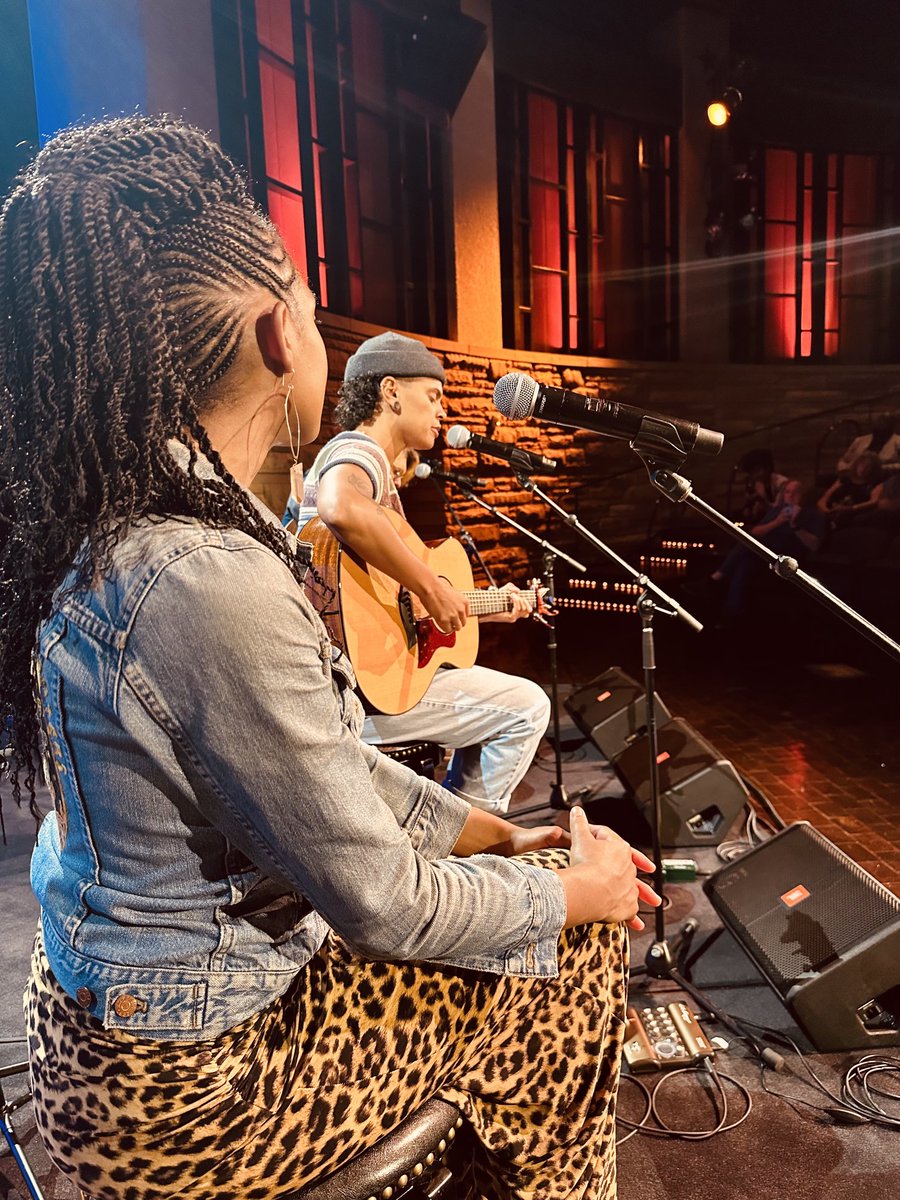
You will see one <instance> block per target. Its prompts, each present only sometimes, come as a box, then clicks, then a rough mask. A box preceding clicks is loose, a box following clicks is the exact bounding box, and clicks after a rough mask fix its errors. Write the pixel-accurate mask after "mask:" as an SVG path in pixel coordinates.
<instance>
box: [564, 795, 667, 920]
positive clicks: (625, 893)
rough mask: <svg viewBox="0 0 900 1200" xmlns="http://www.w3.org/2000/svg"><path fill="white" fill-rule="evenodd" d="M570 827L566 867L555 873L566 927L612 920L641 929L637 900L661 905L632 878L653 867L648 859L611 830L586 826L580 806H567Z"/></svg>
mask: <svg viewBox="0 0 900 1200" xmlns="http://www.w3.org/2000/svg"><path fill="white" fill-rule="evenodd" d="M569 831H570V836H571V851H570V855H569V861H570V863H571V866H569V867H567V868H565V869H564V870H562V871H560V872H559V878H560V881H561V882H562V885H563V888H564V890H565V893H566V925H567V927H570V926H572V925H583V924H586V923H588V922H590V921H612V922H616V923H619V922H621V923H623V924H626V925H628V926H630V928H631V929H634V930H638V931H639V930H641V929H643V928H644V922H643V921H642V920H641V918H640V917H639V916H638V915H637V912H638V904H639V903H640V902H641V901H643V902H644V903H645V904H649V905H650V906H651V908H656V907H657V906H658V905H660V904H661V903H662V900H661V898H660V897H659V896H658V895H657V894H656V892H655V891H654V890H653V888H651V887H650V886H649V884H646V883H644V881H643V880H639V879H638V877H637V872H638V871H652V870H653V863H652V862H651V861H650V859H649V858H647V856H646V855H645V854H642V853H641V852H640V851H639V850H634V849H632V847H631V846H629V845H628V843H627V842H625V841H623V840H622V838H620V837H619V835H618V834H617V833H613V831H612V830H611V829H607V828H606V827H605V826H602V825H595V826H592V825H590V824H589V823H588V819H587V817H586V815H585V812H584V809H583V808H579V807H577V806H576V807H575V808H573V809H572V811H571V813H570V817H569Z"/></svg>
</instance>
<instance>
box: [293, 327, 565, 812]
mask: <svg viewBox="0 0 900 1200" xmlns="http://www.w3.org/2000/svg"><path fill="white" fill-rule="evenodd" d="M443 391H444V368H443V366H442V365H441V363H440V361H439V360H438V359H437V358H435V356H434V355H433V354H431V353H430V352H429V351H428V350H426V348H425V347H424V346H423V345H422V343H421V342H418V341H416V340H415V339H414V338H408V337H403V336H401V335H400V334H397V333H392V332H387V333H382V334H379V335H378V336H377V337H374V338H369V340H368V341H366V342H363V343H362V345H361V346H360V347H359V348H358V350H357V351H356V353H355V354H353V355H351V357H350V358H349V359H348V361H347V367H346V370H345V372H344V383H343V385H342V387H341V399H340V403H339V404H338V405H337V408H336V409H335V414H334V415H335V420H336V421H337V423H338V424H339V425H340V426H341V427H342V429H343V432H342V433H339V434H338V435H337V436H336V437H334V438H332V439H331V441H330V442H328V443H327V444H326V445H325V446H324V447H323V448H322V449H321V450H320V451H319V454H318V455H317V457H316V460H315V462H314V463H313V465H312V467H311V468H310V470H309V471H308V472H307V474H306V481H305V485H304V490H303V504H302V506H301V510H300V514H299V520H298V526H299V528H301V529H302V527H303V525H304V524H305V523H306V521H308V520H309V519H310V518H311V517H314V516H316V515H317V514H318V515H319V516H320V517H321V518H322V520H323V521H324V522H325V524H326V525H327V526H328V527H329V529H330V530H331V531H332V532H333V533H334V535H335V536H336V537H337V538H338V539H339V540H340V541H341V542H344V543H345V544H346V545H348V546H349V547H350V548H351V549H352V550H354V551H355V552H356V553H357V554H358V555H359V556H360V558H362V559H363V560H364V561H365V562H367V563H371V564H372V566H374V567H376V568H377V569H378V570H379V571H383V572H384V573H385V574H387V575H390V576H391V578H392V579H395V580H397V582H398V583H399V584H401V585H402V586H403V587H405V588H407V589H408V590H409V591H410V592H412V593H413V594H414V595H415V596H417V597H418V598H419V600H420V601H421V602H422V605H423V606H424V608H425V610H426V611H427V612H428V613H429V614H430V615H431V616H432V617H433V619H434V620H435V622H436V623H437V625H438V626H439V627H440V628H441V629H443V630H456V629H461V628H462V626H463V625H464V624H465V622H466V620H467V619H468V616H469V614H468V602H467V601H466V599H465V597H464V596H463V595H462V593H461V592H459V591H457V590H456V588H454V587H451V586H450V584H449V583H447V581H446V580H444V579H442V578H440V577H439V576H438V575H436V574H435V573H434V571H432V570H431V568H430V567H429V566H428V565H427V564H426V563H423V562H421V561H420V560H419V559H418V558H416V557H415V556H414V555H413V554H412V553H411V551H410V550H409V549H408V548H407V547H406V546H405V545H404V543H403V541H402V539H401V538H400V536H399V535H398V534H397V531H396V530H395V529H394V527H393V525H392V524H391V523H390V522H389V521H388V520H386V519H385V516H384V509H386V508H388V509H393V510H394V511H395V512H398V513H400V514H401V515H402V514H403V505H402V503H401V501H400V497H399V495H398V494H397V489H396V487H395V486H394V484H393V482H392V479H391V464H392V463H395V462H396V460H397V459H398V457H399V456H401V455H403V454H406V453H408V452H409V451H410V450H416V451H418V450H430V449H431V448H432V446H433V445H434V443H435V441H436V440H437V438H438V435H439V434H440V429H441V420H442V419H443V417H444V409H443V405H442V397H443ZM528 611H529V610H528V609H527V607H526V606H525V605H524V603H523V602H521V601H520V600H519V599H518V598H516V599H515V602H514V608H513V609H512V611H511V612H509V613H505V614H502V615H500V616H496V617H493V618H483V619H493V620H504V619H505V620H513V621H514V620H517V619H518V618H519V617H520V616H525V615H527V614H528ZM549 720H550V702H549V700H548V699H547V696H546V694H545V692H544V691H543V689H542V688H540V687H539V686H538V685H537V684H536V683H532V682H531V681H530V680H527V679H521V678H519V677H518V676H515V675H506V674H503V673H501V672H500V671H492V670H489V669H488V668H486V667H480V666H474V667H468V668H465V669H462V670H457V669H451V668H443V669H441V670H439V671H438V672H437V674H436V675H435V677H434V679H433V680H432V682H431V684H430V685H429V688H428V691H427V692H426V693H425V695H424V697H423V698H422V700H420V701H419V703H418V704H416V705H415V706H414V707H413V708H411V709H410V710H409V711H408V712H405V713H401V714H398V715H387V714H384V713H376V712H373V713H370V714H369V715H368V717H367V718H366V723H365V727H364V729H363V739H364V741H367V742H370V743H371V744H372V745H383V744H389V743H391V742H407V741H415V740H419V739H426V740H428V741H435V742H438V743H440V744H441V745H443V746H449V747H451V748H452V749H453V750H454V754H453V757H452V759H451V762H450V766H449V769H448V771H447V776H446V778H445V780H444V784H445V786H446V787H449V788H450V789H451V790H452V791H454V792H456V793H457V794H458V795H460V796H463V797H465V799H466V800H468V801H469V802H470V803H471V804H474V805H476V806H478V807H480V808H486V809H490V810H493V811H494V812H505V811H506V809H507V808H508V807H509V801H510V797H511V795H512V792H513V789H514V788H515V786H516V784H517V783H518V782H519V780H520V779H521V778H522V776H523V775H524V774H525V772H526V771H527V770H528V767H529V766H530V765H531V760H532V759H533V758H534V755H535V751H536V750H537V747H538V743H539V742H540V740H541V738H542V737H543V735H544V731H545V730H546V728H547V724H548V722H549Z"/></svg>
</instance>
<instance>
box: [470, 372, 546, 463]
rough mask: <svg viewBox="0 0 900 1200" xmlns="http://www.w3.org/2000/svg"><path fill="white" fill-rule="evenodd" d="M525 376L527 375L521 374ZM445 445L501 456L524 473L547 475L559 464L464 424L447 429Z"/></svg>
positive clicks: (491, 456) (489, 455) (492, 456)
mask: <svg viewBox="0 0 900 1200" xmlns="http://www.w3.org/2000/svg"><path fill="white" fill-rule="evenodd" d="M523 378H527V376H523ZM446 440H447V445H448V446H452V447H453V449H454V450H463V449H465V448H468V449H469V450H477V451H478V452H479V453H480V454H486V455H487V456H488V458H502V459H503V461H504V462H508V463H509V464H510V465H511V466H512V467H514V468H515V470H517V471H524V472H525V474H526V475H535V474H542V475H549V474H550V472H551V471H555V470H556V468H557V466H558V465H559V464H558V463H557V461H556V459H555V458H544V456H543V454H532V453H531V451H530V450H522V449H520V448H519V447H518V446H514V445H512V443H510V442H494V441H491V439H490V438H486V437H482V436H481V434H480V433H470V432H469V430H468V429H466V427H465V425H454V426H453V427H452V428H451V429H448V430H447V439H446Z"/></svg>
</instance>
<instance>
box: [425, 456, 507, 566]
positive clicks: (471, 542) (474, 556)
mask: <svg viewBox="0 0 900 1200" xmlns="http://www.w3.org/2000/svg"><path fill="white" fill-rule="evenodd" d="M431 482H432V483H433V484H434V486H435V489H436V491H437V493H438V495H439V496H440V498H441V499H442V500H443V502H444V504H445V506H446V508H447V511H448V512H449V513H450V516H451V517H452V518H453V520H454V522H455V524H456V527H457V528H458V529H459V540H460V541H461V542H462V544H463V547H464V548H465V551H466V554H468V556H469V560H470V561H473V560H474V561H475V562H477V563H478V565H479V567H481V570H482V571H483V572H484V577H485V579H486V580H487V581H488V583H489V584H490V586H491V587H496V586H497V580H496V579H495V578H494V576H493V574H492V572H491V568H490V567H489V566H488V565H487V563H486V562H485V561H484V559H483V558H482V557H481V551H480V550H479V549H478V547H477V546H476V545H475V539H474V538H473V537H472V535H471V533H469V531H468V529H467V528H466V527H465V525H463V523H462V520H461V519H460V516H459V513H458V512H457V511H456V509H455V508H454V507H453V505H452V504H451V503H450V497H449V496H448V495H447V493H446V492H445V491H444V489H443V488H442V487H441V485H440V484H439V483H438V481H437V480H436V479H435V477H434V476H433V475H432V476H431Z"/></svg>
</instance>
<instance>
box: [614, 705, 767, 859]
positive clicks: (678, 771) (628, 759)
mask: <svg viewBox="0 0 900 1200" xmlns="http://www.w3.org/2000/svg"><path fill="white" fill-rule="evenodd" d="M656 763H657V769H658V773H659V798H660V809H661V816H662V820H661V822H660V830H659V838H660V844H661V845H663V846H666V847H670V846H716V845H718V844H719V842H721V841H722V839H723V838H724V837H725V835H726V834H727V833H728V830H729V829H730V828H731V825H732V823H733V822H734V819H735V817H736V816H737V815H738V813H740V811H741V809H742V808H743V807H744V805H745V804H746V803H747V791H746V789H745V787H744V785H743V784H742V783H741V781H740V778H739V777H738V773H737V771H735V769H734V767H733V766H732V765H731V763H730V762H728V760H727V759H725V758H723V757H722V755H721V754H719V752H718V751H717V750H714V749H713V747H712V746H711V745H710V744H709V742H707V741H706V739H705V738H702V737H701V736H700V734H699V733H698V732H697V730H696V729H694V727H693V726H692V725H689V724H688V723H687V721H683V720H682V719H681V718H680V717H675V718H674V719H673V720H671V721H668V722H667V723H666V724H665V725H660V727H659V729H658V730H657V754H656ZM614 765H615V768H616V770H617V771H618V773H619V775H620V776H621V778H622V782H623V783H624V784H625V785H626V787H628V789H629V790H630V791H631V793H632V795H633V796H634V798H635V801H636V802H637V805H638V808H639V809H640V810H641V811H642V813H643V815H644V817H645V818H646V819H647V821H648V822H649V821H652V820H653V812H652V808H651V798H650V762H649V756H648V750H647V735H646V734H643V735H642V736H641V737H639V738H637V739H636V740H635V741H633V742H632V743H631V744H630V745H629V746H628V747H627V748H626V749H625V750H624V751H623V752H622V753H621V754H620V755H619V757H618V758H617V759H616V761H615V764H614Z"/></svg>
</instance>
